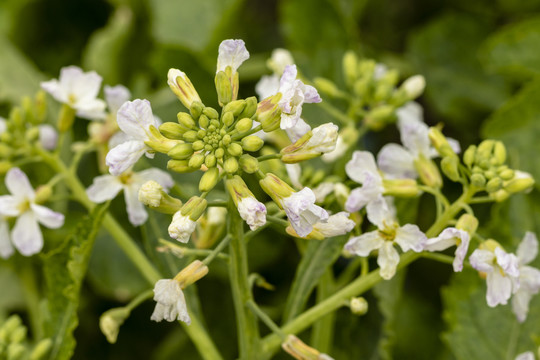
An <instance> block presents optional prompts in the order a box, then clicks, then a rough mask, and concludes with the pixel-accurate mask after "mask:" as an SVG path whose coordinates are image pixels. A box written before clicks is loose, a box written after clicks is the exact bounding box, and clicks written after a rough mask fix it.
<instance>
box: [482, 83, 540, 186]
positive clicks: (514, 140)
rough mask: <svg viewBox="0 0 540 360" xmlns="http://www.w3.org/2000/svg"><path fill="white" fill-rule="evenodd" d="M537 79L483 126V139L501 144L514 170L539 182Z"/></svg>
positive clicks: (539, 94)
mask: <svg viewBox="0 0 540 360" xmlns="http://www.w3.org/2000/svg"><path fill="white" fill-rule="evenodd" d="M538 99H540V80H536V81H533V82H531V83H529V84H528V85H526V86H525V87H524V88H523V89H522V90H521V91H520V92H519V93H517V94H516V95H515V96H514V97H512V98H511V99H509V100H508V101H507V102H506V103H505V104H504V105H503V106H501V107H500V108H499V109H498V110H497V111H496V112H494V113H493V114H492V115H491V116H490V117H489V119H488V120H487V121H486V122H485V123H484V126H483V129H482V136H483V137H485V138H493V139H498V140H501V141H502V142H504V144H505V145H506V148H507V152H508V155H509V159H510V164H511V165H512V167H513V168H515V169H519V170H524V171H527V172H530V173H531V174H532V175H533V176H534V178H535V179H537V181H538V179H540V158H539V157H538V154H539V153H540V142H539V141H538V134H539V133H540V101H538Z"/></svg>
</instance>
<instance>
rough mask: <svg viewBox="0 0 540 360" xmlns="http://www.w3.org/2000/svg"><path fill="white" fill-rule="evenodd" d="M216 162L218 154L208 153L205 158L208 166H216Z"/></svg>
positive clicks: (205, 163)
mask: <svg viewBox="0 0 540 360" xmlns="http://www.w3.org/2000/svg"><path fill="white" fill-rule="evenodd" d="M216 162H217V159H216V156H215V155H214V154H208V155H206V157H205V158H204V165H205V166H206V167H207V168H211V167H214V166H216Z"/></svg>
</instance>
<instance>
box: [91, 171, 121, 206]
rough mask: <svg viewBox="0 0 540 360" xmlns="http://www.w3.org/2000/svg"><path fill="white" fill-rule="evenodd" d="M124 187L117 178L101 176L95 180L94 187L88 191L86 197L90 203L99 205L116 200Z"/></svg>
mask: <svg viewBox="0 0 540 360" xmlns="http://www.w3.org/2000/svg"><path fill="white" fill-rule="evenodd" d="M122 187H123V184H122V182H121V181H120V180H119V179H118V178H117V177H116V176H113V175H101V176H98V177H95V178H94V181H93V182H92V185H90V187H89V188H88V189H86V195H88V198H89V199H90V201H92V202H95V203H98V204H99V203H102V202H105V201H107V200H112V199H114V198H115V197H116V195H118V193H119V192H120V190H122Z"/></svg>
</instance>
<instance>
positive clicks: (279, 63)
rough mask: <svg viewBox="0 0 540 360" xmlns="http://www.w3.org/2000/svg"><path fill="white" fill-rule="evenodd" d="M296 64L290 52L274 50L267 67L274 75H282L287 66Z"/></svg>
mask: <svg viewBox="0 0 540 360" xmlns="http://www.w3.org/2000/svg"><path fill="white" fill-rule="evenodd" d="M292 64H294V59H293V57H292V54H291V53H290V51H289V50H286V49H274V50H272V55H271V57H270V59H268V61H267V65H268V67H269V68H270V70H272V71H273V72H274V74H277V75H281V74H283V71H284V70H285V67H286V66H287V65H292Z"/></svg>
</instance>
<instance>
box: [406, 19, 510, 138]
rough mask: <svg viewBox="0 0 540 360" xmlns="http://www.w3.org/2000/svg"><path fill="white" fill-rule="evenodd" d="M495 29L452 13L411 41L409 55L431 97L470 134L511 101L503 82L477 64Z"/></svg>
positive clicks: (439, 110) (427, 26) (434, 102)
mask: <svg viewBox="0 0 540 360" xmlns="http://www.w3.org/2000/svg"><path fill="white" fill-rule="evenodd" d="M493 28H494V25H493V24H492V23H491V22H489V21H487V20H485V19H483V18H479V17H473V16H470V15H465V14H457V13H448V14H445V15H443V16H441V17H439V18H436V19H434V20H432V21H431V22H430V23H428V24H427V25H426V26H424V27H422V28H420V29H419V30H418V31H416V32H415V33H413V35H412V36H411V37H410V38H409V42H408V50H407V52H408V54H409V57H410V59H411V60H412V62H413V64H414V65H416V71H417V72H418V73H420V74H423V75H424V76H425V77H426V82H427V87H426V97H427V98H428V100H429V102H430V103H431V104H432V105H433V106H434V107H435V109H436V110H437V111H438V112H439V113H440V114H442V115H444V116H446V117H448V118H449V120H451V122H453V123H454V124H458V125H462V126H465V127H467V128H470V127H471V124H472V125H474V123H471V121H475V120H477V119H478V116H479V114H480V115H482V114H485V113H486V112H488V111H491V110H493V109H495V108H496V107H497V106H499V105H500V104H501V103H502V102H503V101H504V100H505V99H506V98H507V97H508V92H509V90H508V87H507V85H506V84H505V82H504V81H503V79H502V78H499V77H497V76H492V75H486V74H484V73H483V70H482V67H481V65H480V62H479V60H478V58H477V51H478V47H479V46H480V44H481V43H482V42H483V41H484V39H485V38H486V37H487V36H488V35H489V32H490V31H491V30H492V29H493ZM464 132H465V131H464Z"/></svg>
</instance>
